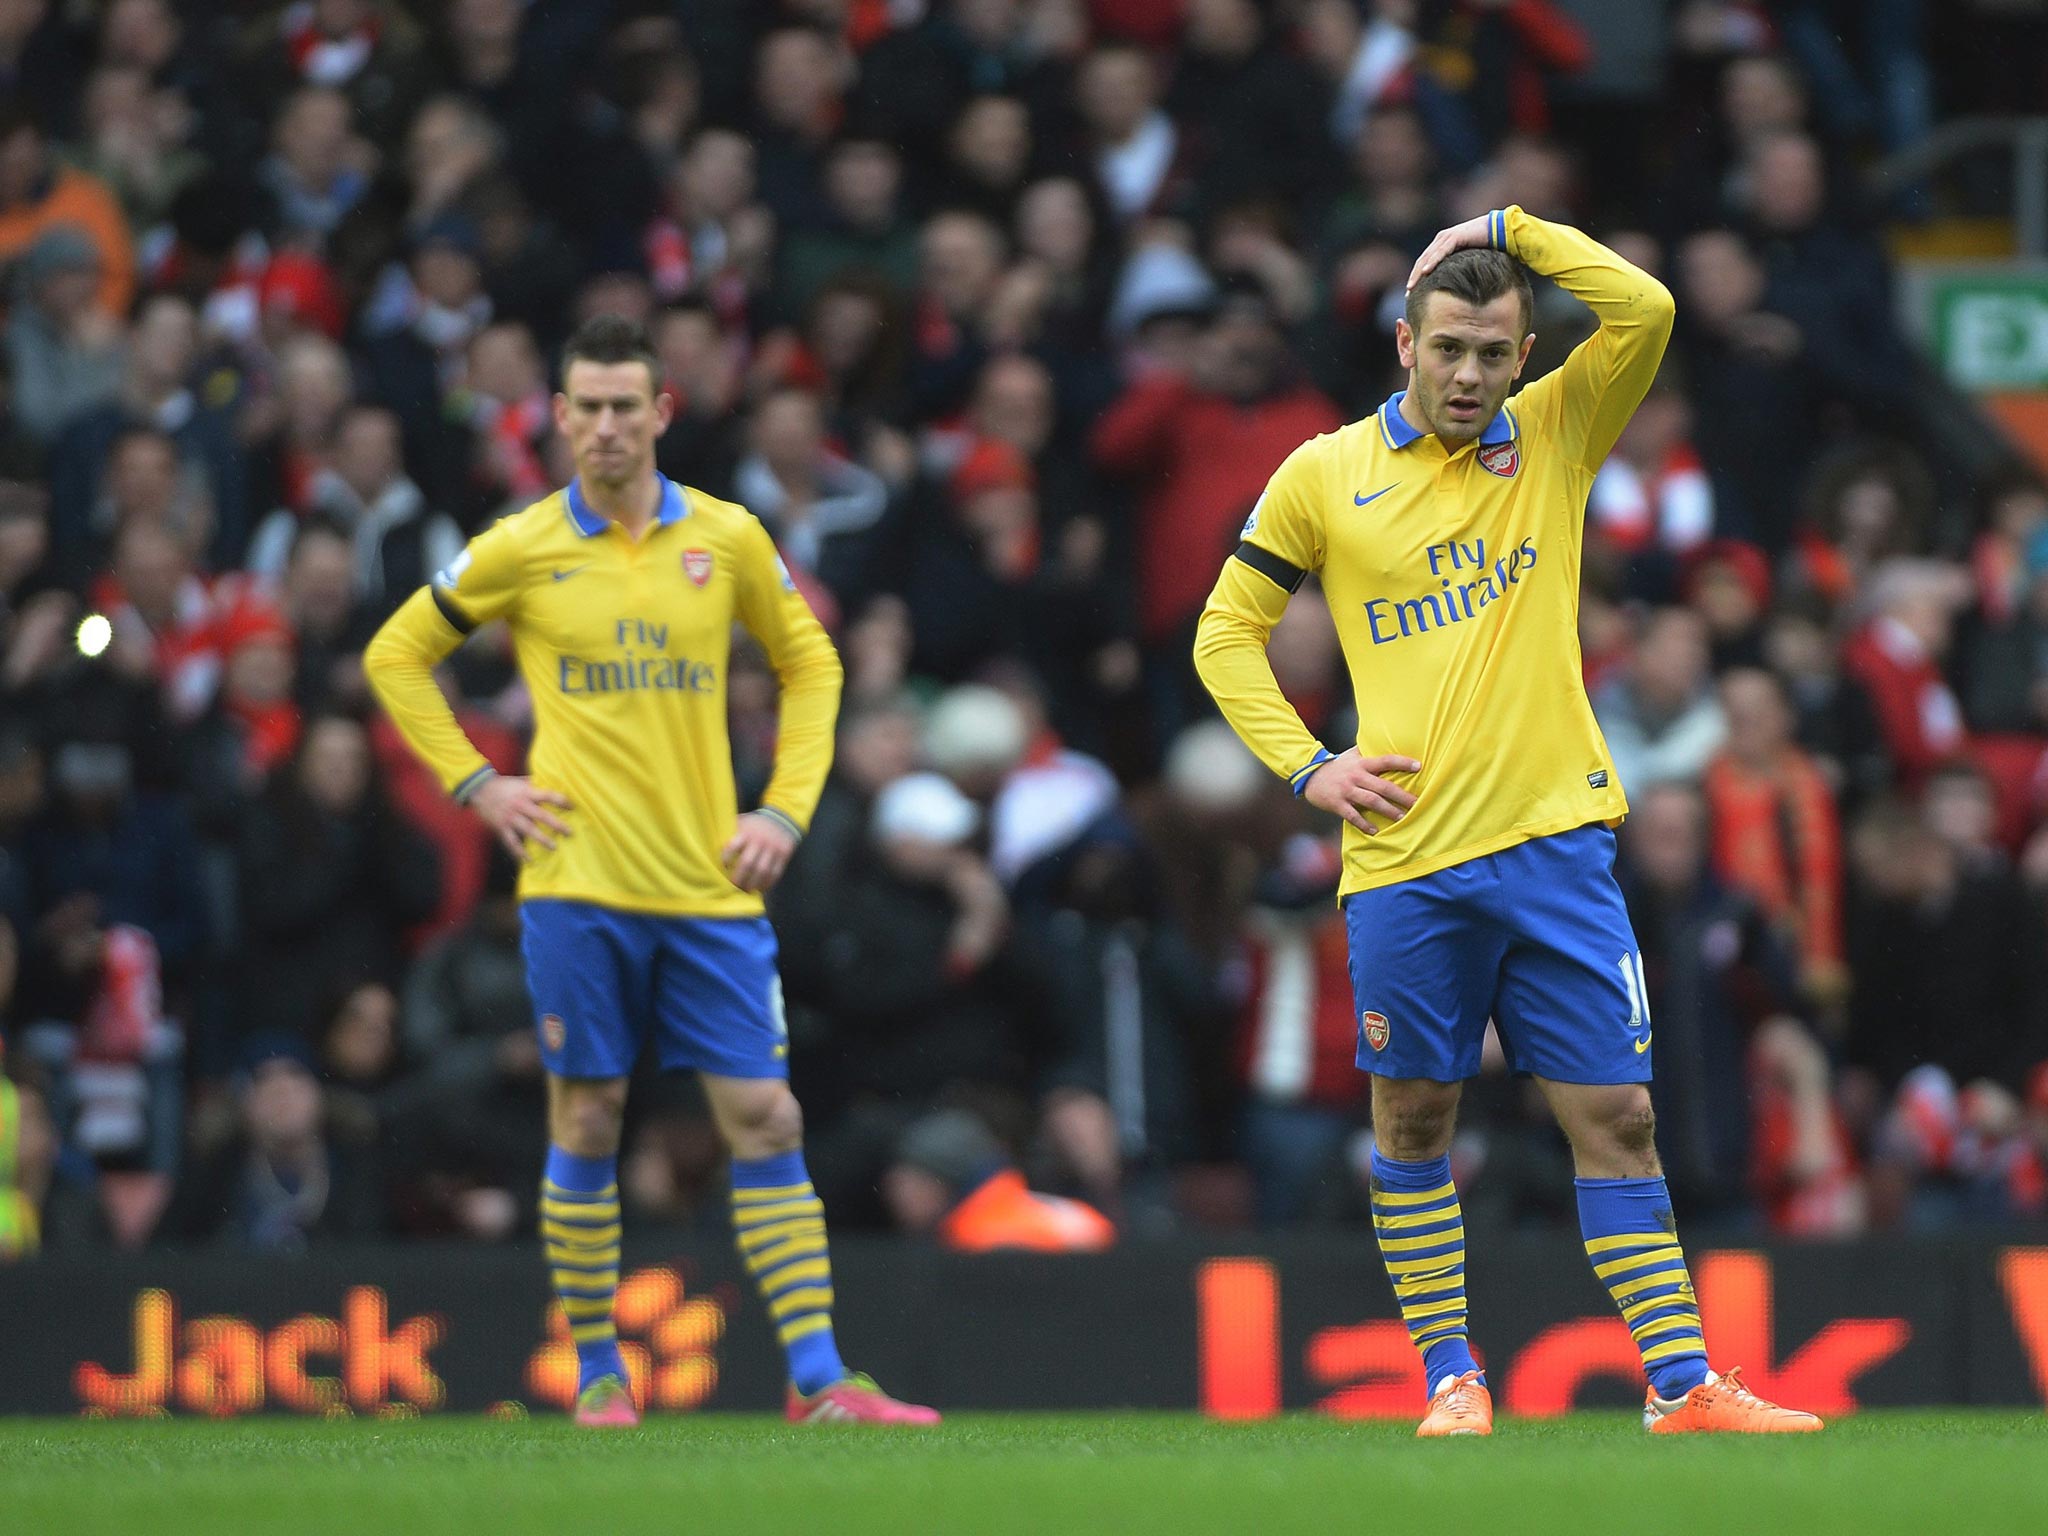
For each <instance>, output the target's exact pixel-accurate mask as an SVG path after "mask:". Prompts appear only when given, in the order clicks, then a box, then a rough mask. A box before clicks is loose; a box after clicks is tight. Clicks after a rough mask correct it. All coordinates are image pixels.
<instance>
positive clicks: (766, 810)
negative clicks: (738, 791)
mask: <svg viewBox="0 0 2048 1536" xmlns="http://www.w3.org/2000/svg"><path fill="white" fill-rule="evenodd" d="M751 814H753V815H755V816H765V817H767V818H768V819H769V820H770V821H772V822H774V823H775V825H777V826H778V827H780V828H782V830H783V831H785V832H787V833H788V834H789V835H790V836H791V837H793V838H795V839H796V840H797V841H798V842H802V841H803V840H804V829H803V828H802V827H800V826H798V825H797V824H796V818H795V817H794V816H792V815H790V814H789V813H788V812H787V811H778V810H777V809H775V807H774V806H772V805H757V806H755V807H754V809H753V811H752V813H751Z"/></svg>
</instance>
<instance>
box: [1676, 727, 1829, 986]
mask: <svg viewBox="0 0 2048 1536" xmlns="http://www.w3.org/2000/svg"><path fill="white" fill-rule="evenodd" d="M1704 787H1705V789H1706V795H1707V806H1708V808H1709V810H1710V811H1711V812H1712V815H1713V827H1714V834H1713V835H1714V848H1713V857H1714V871H1715V873H1716V874H1718V875H1719V876H1720V877H1721V878H1722V879H1723V880H1725V881H1726V882H1727V883H1728V884H1729V885H1731V886H1733V887H1735V889H1737V890H1739V891H1742V892H1744V893H1746V894H1747V895H1748V896H1750V897H1751V898H1752V899H1753V900H1754V901H1755V902H1756V903H1757V905H1758V906H1759V907H1760V908H1762V910H1763V913H1764V915H1765V916H1766V917H1767V918H1769V919H1770V920H1771V922H1772V923H1774V924H1775V925H1777V926H1778V927H1779V928H1781V929H1785V930H1788V931H1790V932H1791V933H1793V934H1794V935H1796V937H1797V942H1798V950H1799V959H1800V966H1801V969H1802V971H1804V972H1806V973H1807V974H1809V975H1811V974H1813V973H1814V972H1815V971H1817V970H1838V969H1839V968H1840V967H1841V965H1842V963H1843V959H1842V822H1841V816H1840V813H1839V812H1838V811H1837V810H1836V809H1835V797H1834V793H1833V791H1831V790H1830V789H1829V788H1828V782H1827V780H1826V779H1825V778H1823V777H1822V776H1821V772H1820V769H1819V768H1818V767H1817V766H1816V765H1815V764H1814V761H1813V759H1812V758H1811V757H1809V756H1808V755H1807V754H1806V753H1805V752H1802V751H1801V750H1800V749H1799V748H1797V747H1788V748H1786V749H1785V752H1784V754H1783V755H1782V756H1781V757H1780V758H1779V760H1778V762H1777V763H1776V764H1775V765H1774V766H1773V767H1772V768H1770V769H1769V770H1766V771H1759V770H1757V769H1754V768H1751V767H1748V766H1746V765H1744V764H1742V763H1739V762H1737V761H1736V760H1735V759H1734V758H1732V757H1730V756H1728V755H1727V754H1726V753H1723V754H1721V755H1720V756H1718V757H1716V758H1715V759H1714V760H1713V761H1712V762H1711V763H1709V764H1708V765H1707V771H1706V776H1705V781H1704Z"/></svg>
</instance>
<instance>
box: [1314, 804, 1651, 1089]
mask: <svg viewBox="0 0 2048 1536" xmlns="http://www.w3.org/2000/svg"><path fill="white" fill-rule="evenodd" d="M1614 847H1615V844H1614V833H1613V832H1612V831H1610V830H1609V829H1608V828H1607V827H1605V826H1603V825H1601V824H1599V823H1597V822H1595V823H1591V824H1589V825H1586V826H1583V827H1574V828H1573V829H1572V830H1571V831H1569V832H1560V833H1557V834H1556V835H1554V836H1551V837H1538V838H1532V839H1530V840H1529V841H1528V842H1524V843H1517V844H1515V845H1514V846H1513V847H1511V848H1503V849H1501V850H1500V851H1499V852H1498V853H1489V854H1484V855H1482V856H1480V857H1479V858H1476V859H1468V860H1467V861H1466V862H1464V863H1463V864H1454V865H1452V866H1451V867H1450V868H1449V869H1440V870H1438V871H1436V872H1435V873H1434V874H1428V875H1422V876H1418V877H1417V878H1416V879H1413V880H1402V881H1399V882H1397V883H1395V884H1393V885H1382V886H1376V887H1374V888H1373V889H1372V890H1367V891H1356V892H1354V893H1352V894H1351V895H1350V896H1348V897H1346V898H1345V901H1344V918H1345V927H1346V931H1347V933H1348V934H1349V937H1350V943H1351V991H1352V998H1353V1000H1354V1002H1355V1003H1356V1005H1357V1009H1358V1065H1359V1066H1360V1068H1362V1069H1363V1070H1365V1071H1367V1072H1371V1073H1373V1074H1374V1075H1376V1076H1379V1077H1420V1078H1429V1079H1431V1080H1433V1081H1435V1082H1440V1083H1452V1082H1462V1081H1464V1080H1465V1079H1466V1078H1468V1077H1472V1076H1475V1075H1476V1074H1477V1073H1478V1071H1479V1052H1480V1047H1481V1045H1482V1044H1483V1043H1484V1041H1485V1037H1486V1021H1487V1020H1488V1019H1489V1018H1490V1019H1492V1020H1493V1023H1494V1027H1495V1028H1496V1029H1497V1030H1498V1031H1499V1032H1500V1040H1501V1045H1502V1046H1503V1047H1504V1048H1505V1050H1506V1052H1507V1058H1508V1065H1509V1066H1510V1067H1511V1068H1512V1069H1513V1070H1514V1071H1516V1072H1522V1073H1533V1074H1535V1075H1536V1076H1538V1077H1544V1078H1550V1079H1552V1080H1554V1081H1557V1082H1564V1083H1642V1082H1648V1081H1649V1079H1650V1014H1649V1005H1648V1003H1647V1001H1646V999H1645V994H1644V985H1643V961H1642V953H1641V950H1640V949H1639V948H1638V946H1637V944H1636V937H1635V930H1634V929H1633V928H1632V927H1631V926H1630V924H1629V920H1628V908H1627V906H1626V905H1625V904H1624V903H1623V901H1622V896H1621V887H1620V886H1618V885H1617V884H1616V883H1615V880H1614Z"/></svg>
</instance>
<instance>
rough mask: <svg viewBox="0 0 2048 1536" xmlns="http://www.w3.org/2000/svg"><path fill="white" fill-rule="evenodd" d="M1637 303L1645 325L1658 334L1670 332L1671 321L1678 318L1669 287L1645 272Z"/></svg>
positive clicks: (1675, 301) (1675, 304)
mask: <svg viewBox="0 0 2048 1536" xmlns="http://www.w3.org/2000/svg"><path fill="white" fill-rule="evenodd" d="M1638 305H1639V307H1640V309H1641V312H1642V316H1643V323H1644V324H1645V325H1647V326H1649V327H1650V328H1651V329H1652V330H1655V331H1656V332H1657V333H1658V334H1660V335H1663V336H1669V335H1670V334H1671V326H1672V322H1673V321H1674V320H1676V319H1677V318H1678V301H1677V300H1676V299H1674V298H1672V297H1671V290H1670V289H1669V288H1666V287H1665V286H1664V285H1663V284H1662V283H1660V282H1658V281H1657V279H1656V278H1654V277H1652V276H1650V274H1649V273H1647V272H1645V273H1644V274H1643V289H1642V295H1641V297H1640V299H1639V300H1638Z"/></svg>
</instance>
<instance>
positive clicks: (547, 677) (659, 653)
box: [363, 480, 841, 917]
mask: <svg viewBox="0 0 2048 1536" xmlns="http://www.w3.org/2000/svg"><path fill="white" fill-rule="evenodd" d="M661 491H662V499H661V508H660V511H659V513H658V515H657V516H656V518H655V521H654V522H653V523H651V524H649V526H648V527H647V529H646V531H645V533H644V534H643V535H642V537H640V538H639V539H638V540H635V539H634V538H632V537H631V536H630V535H628V534H627V533H626V532H625V531H624V530H622V529H620V528H619V527H618V526H616V525H615V524H613V523H611V522H610V521H608V520H607V519H605V518H603V517H601V516H599V515H598V514H596V513H595V512H593V511H592V510H591V509H590V507H589V505H588V504H587V503H586V502H585V501H584V499H583V497H582V494H581V491H580V490H579V488H578V487H577V486H576V485H575V484H573V483H572V484H571V485H570V486H569V487H568V489H567V490H564V491H560V492H557V493H556V494H555V495H553V496H550V497H548V498H547V499H546V500H544V501H540V502H536V503H535V504H534V505H533V506H531V507H528V508H527V509H526V510H525V511H523V512H519V513H516V514H514V515H513V516H511V517H508V518H506V519H504V520H503V521H502V522H500V523H497V524H496V525H495V526H493V527H491V528H489V529H486V530H485V531H484V532H483V533H481V534H479V535H477V537H476V538H475V539H473V540H471V541H470V544H469V546H468V548H467V549H465V550H464V551H463V553H462V554H461V555H460V556H459V557H457V558H456V560H455V561H454V562H453V563H451V564H450V565H449V567H448V568H447V569H446V570H444V571H442V572H441V573H440V574H438V575H437V576H435V578H434V580H433V582H432V583H431V584H430V585H429V586H427V587H425V588H423V589H421V590H420V591H419V592H416V593H415V594H413V596H412V597H411V598H409V599H407V601H406V602H405V604H404V605H403V606H402V607H401V608H400V609H399V610H398V611H397V612H396V613H394V614H393V615H392V616H391V618H390V619H389V620H388V621H387V622H386V623H385V625H384V627H383V628H382V629H381V630H379V631H378V633H377V636H376V638H375V639H374V640H373V641H371V643H370V646H369V649H368V650H367V651H366V652H365V653H364V657H363V664H364V669H365V670H366V671H367V672H368V674H369V679H370V684H371V686H372V687H373V688H374V689H375V690H376V693H377V697H378V698H379V699H380V700H381V701H382V702H383V705H384V708H385V709H386V710H387V711H389V713H390V715H391V718H392V721H393V722H394V723H395V724H396V725H397V727H398V729H399V731H400V732H401V733H402V734H403V735H404V736H405V739H406V741H407V742H408V743H409V744H410V745H411V746H412V749H413V750H414V751H415V752H417V753H418V754H419V755H420V756H421V757H422V758H423V759H424V760H425V761H426V762H427V763H428V764H429V765H430V766H431V767H432V768H433V770H434V771H435V773H437V774H438V775H439V776H440V779H441V783H442V785H443V787H445V788H446V789H447V790H448V791H449V792H450V793H451V794H459V793H462V792H463V791H464V790H465V789H466V788H467V787H469V786H470V785H471V784H472V783H473V782H475V781H477V780H478V779H480V778H481V777H482V776H484V775H487V774H488V773H489V772H490V768H489V765H488V764H487V763H485V761H484V759H483V756H482V754H481V753H479V752H478V751H477V749H476V747H475V746H474V745H473V744H472V743H471V742H470V741H469V739H468V738H467V737H466V736H464V735H463V733H462V730H461V727H460V726H458V725H457V724H456V722H455V718H454V715H453V713H452V712H451V711H450V710H449V708H448V705H447V702H446V700H444V699H443V698H442V696H441V692H440V689H439V688H438V687H437V686H436V685H435V682H434V679H433V675H432V669H433V668H434V666H435V665H436V664H437V663H439V662H440V661H441V659H442V658H443V657H445V656H447V655H448V653H449V652H451V651H453V650H454V649H455V648H456V647H457V646H458V645H460V644H461V643H462V640H463V637H464V636H466V635H467V634H469V632H470V631H471V630H473V629H475V628H476V627H477V626H478V625H480V624H483V623H486V622H488V621H490V620H492V619H500V618H501V619H504V620H505V621H506V623H507V624H508V625H509V626H510V628H511V631H512V638H513V644H514V648H515V650H516V653H517V656H518V661H519V669H520V671H521V673H522V674H523V675H524V677H525V679H526V686H527V688H528V690H529V691H530V692H531V694H532V696H533V708H534V726H535V729H534V741H533V752H532V759H531V763H530V771H531V773H532V776H533V779H534V782H535V783H536V784H538V785H540V786H541V787H543V788H547V789H555V790H560V791H561V792H562V793H563V794H564V795H566V796H568V798H569V801H570V805H571V809H570V810H569V811H567V812H566V813H564V814H563V819H564V820H565V821H566V822H567V823H568V825H569V826H570V827H571V828H572V829H573V835H572V836H570V837H568V838H563V839H558V840H557V841H558V843H559V846H558V847H557V848H556V849H555V850H554V851H553V852H549V851H548V850H546V849H543V848H539V847H537V846H532V845H530V851H531V853H532V857H531V859H530V860H529V862H528V863H527V865H526V867H525V869H524V870H523V871H522V872H521V874H520V879H519V894H520V896H521V897H522V898H524V897H533V896H554V897H564V898H569V899H573V900H579V901H590V902H596V903H598V904H600V905H603V906H608V907H617V908H621V909H624V910H627V911H634V912H652V913H661V914H666V915H675V916H689V917H741V916H751V915H754V914H757V913H759V912H760V911H761V910H762V906H761V898H760V897H759V896H758V895H755V894H753V893H751V892H748V891H742V890H740V889H738V888H737V887H735V886H734V885H733V883H732V882H731V880H730V879H728V878H727V876H726V872H725V870H724V868H723V867H722V865H721V864H720V861H719V851H720V850H721V849H722V848H723V847H724V846H725V843H726V841H727V840H728V839H729V838H730V837H731V836H732V833H733V828H734V826H735V824H736V821H737V803H736V795H735V791H734V787H733V770H732V748H731V743H730V741H729V739H728V736H727V731H726V673H727V667H728V662H729V657H730V650H731V644H732V626H733V623H734V621H735V620H737V621H738V622H739V623H741V624H743V625H745V626H746V628H747V629H748V630H749V631H750V632H751V633H752V634H753V635H754V637H755V638H756V639H758V640H759V641H760V642H761V645H762V648H763V649H764V650H765V651H766V652H767V654H768V659H769V662H770V663H771V665H773V667H774V668H775V672H776V675H777V677H778V678H779V679H780V681H781V686H782V712H781V725H780V730H779V733H778V737H777V743H776V753H775V772H774V776H773V778H772V779H771V780H770V782H769V785H768V788H767V791H766V793H765V794H764V795H763V797H762V807H763V809H765V810H768V811H770V812H772V813H774V814H776V815H779V816H780V817H782V818H783V819H785V820H786V821H787V822H788V823H789V824H790V825H791V827H792V828H793V829H794V830H796V831H799V832H801V831H802V830H803V828H804V827H805V826H806V825H807V824H808V823H809V821H810V817H811V812H812V811H813V810H814V809H815V808H816V806H817V803H818V795H819V793H820V791H821V790H822V789H823V787H824V783H825V774H826V771H827V770H828V769H829V768H830V767H831V762H832V731H833V722H834V718H835V716H836V714H837V711H838V707H839V689H840V679H841V670H840V665H839V657H838V654H837V653H836V652H835V651H834V650H833V648H832V642H831V640H830V638H829V637H828V636H827V635H826V634H825V631H824V629H823V627H822V626H821V625H820V624H819V623H818V621H817V619H816V618H815V617H814V616H813V615H812V613H811V610H810V608H809V606H808V605H807V604H806V603H805V602H804V600H803V598H802V596H800V595H799V594H798V592H797V591H796V589H795V587H794V585H793V584H792V583H791V582H790V580H789V575H788V572H787V571H786V570H785V569H784V568H783V565H782V562H781V560H780V559H779V558H778V557H777V555H776V553H775V545H774V541H773V540H771V539H770V538H769V536H768V532H767V530H766V529H765V528H763V527H762V526H761V524H760V522H759V520H758V519H756V518H755V517H754V516H753V515H752V514H751V513H749V512H748V511H747V510H746V508H744V507H740V506H735V505H734V504H733V503H731V502H726V501H720V500H718V499H717V498H715V497H711V496H706V495H705V494H704V493H702V492H701V491H697V490H694V489H686V488H684V487H682V486H679V485H677V484H675V483H674V482H673V481H669V480H663V481H662V486H661Z"/></svg>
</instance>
